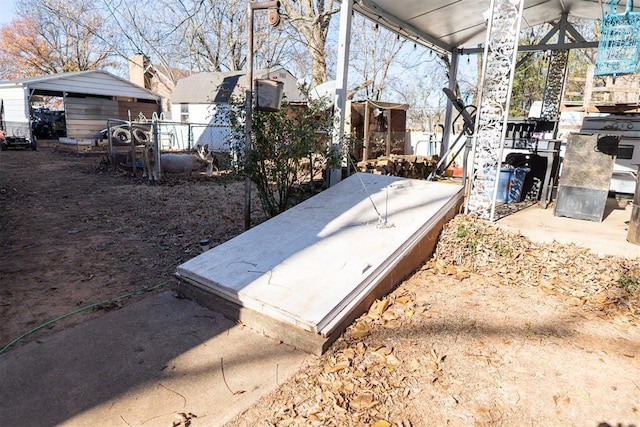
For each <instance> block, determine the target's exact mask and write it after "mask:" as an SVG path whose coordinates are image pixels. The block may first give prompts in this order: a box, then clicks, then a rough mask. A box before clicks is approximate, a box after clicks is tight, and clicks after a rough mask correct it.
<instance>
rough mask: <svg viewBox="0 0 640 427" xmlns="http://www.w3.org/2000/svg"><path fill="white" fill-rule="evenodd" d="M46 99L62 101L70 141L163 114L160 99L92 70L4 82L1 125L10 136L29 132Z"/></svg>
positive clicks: (0, 89)
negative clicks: (35, 107) (39, 102)
mask: <svg viewBox="0 0 640 427" xmlns="http://www.w3.org/2000/svg"><path fill="white" fill-rule="evenodd" d="M42 97H59V98H60V99H62V105H63V106H64V116H65V119H66V129H65V134H66V135H67V137H69V138H93V137H94V136H95V135H96V133H98V132H99V131H100V130H101V129H104V128H105V127H106V122H107V120H108V119H123V120H126V119H127V118H128V116H129V114H131V117H132V118H134V119H135V118H137V117H138V115H139V114H140V113H142V114H144V115H145V116H146V117H147V118H151V116H152V114H153V113H157V114H159V113H161V108H160V105H161V104H160V102H161V99H160V96H158V95H156V94H154V93H153V92H151V91H150V90H147V89H145V88H142V87H140V86H138V85H135V84H133V83H131V82H130V81H128V80H126V79H123V78H120V77H118V76H115V75H113V74H111V73H108V72H106V71H101V70H90V71H79V72H75V73H62V74H52V75H46V76H37V77H29V78H24V79H17V80H3V81H0V100H1V102H2V108H1V110H0V112H1V113H2V117H1V118H2V123H0V124H1V125H2V126H3V127H4V128H5V130H7V132H8V133H11V132H12V131H13V129H14V128H26V129H29V128H30V123H31V119H32V110H31V107H32V102H33V101H34V100H35V99H39V98H42Z"/></svg>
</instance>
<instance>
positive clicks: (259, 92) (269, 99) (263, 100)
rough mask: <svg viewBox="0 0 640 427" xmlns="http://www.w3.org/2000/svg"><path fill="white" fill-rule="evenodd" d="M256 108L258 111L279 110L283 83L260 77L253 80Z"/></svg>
mask: <svg viewBox="0 0 640 427" xmlns="http://www.w3.org/2000/svg"><path fill="white" fill-rule="evenodd" d="M255 88H256V109H257V110H259V111H271V112H275V111H280V104H281V103H282V93H283V92H284V83H283V82H279V81H277V80H269V79H260V80H256V81H255Z"/></svg>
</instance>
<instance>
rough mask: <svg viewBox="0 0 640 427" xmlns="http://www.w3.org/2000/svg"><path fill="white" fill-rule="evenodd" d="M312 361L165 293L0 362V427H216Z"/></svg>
mask: <svg viewBox="0 0 640 427" xmlns="http://www.w3.org/2000/svg"><path fill="white" fill-rule="evenodd" d="M311 357H313V356H309V355H308V354H306V353H303V352H301V351H299V350H296V349H294V348H293V347H290V346H288V345H285V344H281V343H279V342H278V341H275V340H272V339H270V338H267V337H265V336H263V335H260V334H258V333H256V332H254V331H252V330H249V329H247V328H243V327H242V326H239V325H236V324H234V323H233V322H231V321H230V320H227V319H225V318H224V317H223V316H221V315H220V314H217V313H214V312H212V311H209V310H207V309H206V308H203V307H201V306H199V305H197V304H196V303H194V302H192V301H189V300H185V299H177V298H175V297H174V296H173V293H172V292H169V291H167V292H163V293H159V294H156V295H153V296H149V297H147V298H145V299H142V300H140V301H137V302H134V303H132V304H129V305H127V306H126V307H124V308H122V309H121V310H118V311H114V312H111V313H107V314H105V315H104V316H101V317H100V318H98V319H95V320H92V321H89V322H86V323H84V324H81V325H79V326H77V327H74V328H70V329H66V330H62V331H60V332H59V333H56V334H53V335H51V336H49V337H46V338H43V339H42V340H40V341H38V342H31V343H29V344H26V345H24V346H20V347H17V348H12V349H9V350H8V351H7V352H6V353H4V354H2V355H0V402H1V403H0V425H3V426H12V427H19V426H38V427H42V426H58V425H62V426H127V425H129V426H141V425H145V426H170V425H172V422H173V421H179V420H180V419H181V418H180V416H179V415H178V414H179V413H186V414H189V413H191V414H194V415H195V416H197V417H193V418H192V419H191V420H190V421H191V425H192V426H220V425H222V424H224V423H225V422H226V421H228V420H230V419H231V418H233V417H234V416H235V415H237V414H238V413H240V412H242V411H243V410H244V409H246V408H248V407H250V406H251V405H252V404H253V403H255V402H256V401H257V400H258V399H259V398H260V397H261V396H263V395H265V394H268V393H270V392H271V391H273V390H274V389H275V388H276V387H277V386H278V384H281V383H282V382H283V381H284V380H285V379H286V378H288V377H289V376H290V375H292V374H293V373H294V372H296V371H297V370H298V369H300V367H301V366H302V365H303V363H304V362H305V360H306V359H308V358H311Z"/></svg>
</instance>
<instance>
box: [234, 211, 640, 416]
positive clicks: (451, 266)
mask: <svg viewBox="0 0 640 427" xmlns="http://www.w3.org/2000/svg"><path fill="white" fill-rule="evenodd" d="M639 272H640V261H638V260H628V259H622V258H614V257H606V258H600V257H598V256H596V255H594V254H592V253H590V252H589V251H588V250H585V249H582V248H579V247H576V246H574V245H562V244H559V243H553V244H534V243H532V242H531V241H529V240H528V239H526V238H525V237H523V236H520V235H517V234H514V233H512V232H509V231H506V230H503V229H500V228H498V227H496V226H495V225H493V224H490V223H487V222H484V221H481V220H478V219H475V218H473V217H470V216H465V215H459V216H457V217H456V218H454V219H453V220H452V221H451V222H449V223H448V224H447V225H446V227H445V229H444V230H443V232H442V234H441V236H440V240H439V243H438V245H437V248H436V251H435V253H434V255H433V257H432V258H431V259H430V260H429V261H428V262H427V263H426V264H425V265H424V266H423V267H422V268H421V269H420V270H419V271H418V272H417V273H416V274H415V275H414V279H415V278H418V280H409V281H407V282H405V283H404V284H402V285H401V286H400V287H399V288H398V289H397V290H396V291H394V292H393V293H392V294H390V295H388V296H386V297H384V298H381V299H379V300H377V301H375V302H374V303H373V304H372V305H371V306H370V308H369V310H368V311H367V313H365V314H363V315H362V316H361V317H360V318H358V319H357V320H356V321H355V322H354V323H353V324H352V325H351V326H350V327H349V328H348V329H347V330H346V331H345V333H344V334H343V335H342V336H341V337H340V338H339V339H338V340H337V341H336V342H335V343H334V344H333V346H332V347H331V348H330V349H329V350H328V351H327V353H325V354H324V355H323V356H322V357H320V358H318V359H315V360H312V361H311V362H309V363H308V365H307V366H305V367H304V368H303V369H301V370H300V371H299V372H298V373H297V374H296V375H294V376H293V377H292V378H291V379H289V380H288V381H287V383H285V384H284V385H283V386H281V387H280V388H279V389H278V390H276V391H275V392H274V393H272V394H271V395H269V396H267V397H265V398H264V399H266V401H265V400H264V399H263V401H262V404H261V405H257V406H256V408H254V409H253V410H250V413H245V414H242V415H240V416H238V417H236V419H235V420H234V421H233V422H231V424H230V425H232V426H244V425H252V423H253V422H255V420H258V419H259V420H261V422H262V420H264V422H263V423H262V424H260V425H266V426H276V425H277V426H370V427H378V426H403V427H410V426H411V425H424V424H423V422H424V421H425V420H421V419H407V417H408V414H415V413H416V412H417V413H420V409H418V410H417V411H416V410H415V409H416V408H419V407H420V405H425V402H429V401H430V400H431V399H434V395H438V396H445V397H444V398H443V399H448V400H445V402H448V403H446V404H448V405H453V408H455V407H457V406H456V405H458V404H459V403H460V399H461V397H460V396H459V395H457V394H454V393H453V391H452V390H453V389H454V388H456V389H457V390H461V388H460V387H462V389H464V387H463V386H461V385H460V384H459V383H460V381H461V379H459V378H453V377H452V376H451V374H450V373H449V369H448V366H447V364H448V360H449V358H448V356H449V355H448V354H447V349H446V348H439V345H438V343H437V342H431V340H430V337H429V334H428V333H427V331H428V330H429V327H431V328H436V327H438V328H442V327H444V328H450V329H452V332H454V333H455V332H456V331H453V329H455V328H456V327H459V328H460V329H461V330H462V329H463V328H468V326H466V325H465V324H464V316H463V312H461V314H460V324H459V325H458V326H456V325H454V324H451V323H449V324H446V325H444V326H441V325H440V324H438V323H437V322H434V325H431V326H425V325H429V324H428V322H429V321H430V319H432V318H433V319H437V318H438V317H439V316H440V315H441V313H438V312H436V311H435V310H432V309H431V308H430V302H429V298H430V297H431V295H430V293H429V287H430V286H431V285H432V284H435V283H438V282H440V283H441V282H443V281H447V283H448V284H449V285H448V286H454V287H455V286H456V285H455V284H456V283H463V282H464V284H465V285H469V284H470V285H472V286H471V289H472V290H471V291H470V290H469V286H466V287H464V288H463V289H462V290H461V291H460V295H462V296H463V297H464V298H473V297H474V296H473V295H472V294H473V293H474V291H473V289H474V286H475V287H477V288H478V289H481V288H482V287H483V286H509V287H518V286H520V287H527V288H531V287H537V288H538V289H540V291H541V292H542V293H543V295H545V296H549V297H550V296H553V297H558V298H560V299H561V300H563V301H564V302H565V303H566V304H568V305H574V306H582V307H583V308H585V309H590V310H596V311H598V312H599V313H601V314H602V315H604V316H606V317H607V318H612V317H618V318H622V319H623V320H626V321H627V322H629V323H634V322H636V321H637V316H636V314H637V313H638V307H639V301H638V294H640V291H638V292H635V293H634V292H629V290H632V289H631V288H629V289H625V286H624V283H630V284H633V283H637V282H636V280H637V278H638V277H639ZM625 281H626V282H625ZM461 288H462V287H461ZM454 315H455V314H454ZM527 327H528V328H533V326H531V325H530V324H529V325H528V326H527V325H525V329H526V328H527ZM532 332H536V331H535V330H533V329H532ZM502 339H503V340H506V341H505V344H509V338H508V337H503V338H502ZM478 345H479V346H482V345H483V343H482V342H481V341H478ZM464 356H467V357H472V358H475V359H477V360H479V361H480V363H481V366H486V367H490V366H491V364H492V363H493V362H492V360H493V359H494V358H498V357H499V355H496V354H494V353H492V352H486V351H485V352H483V351H480V350H477V351H476V349H470V350H469V351H468V352H466V353H465V354H464ZM554 399H556V398H555V397H554ZM560 400H562V399H561V398H559V397H558V401H560ZM563 402H564V401H563ZM556 403H558V402H556ZM427 405H428V403H427ZM258 408H262V411H260V409H258ZM265 408H267V409H265ZM452 410H454V411H455V409H452ZM252 411H253V412H252ZM258 413H259V415H258ZM479 413H480V415H482V414H484V415H485V416H486V419H487V420H492V421H491V422H489V424H491V423H494V422H495V420H493V418H492V417H493V416H494V415H495V414H492V412H491V411H490V410H486V408H485V409H483V410H482V411H479ZM414 416H415V415H414Z"/></svg>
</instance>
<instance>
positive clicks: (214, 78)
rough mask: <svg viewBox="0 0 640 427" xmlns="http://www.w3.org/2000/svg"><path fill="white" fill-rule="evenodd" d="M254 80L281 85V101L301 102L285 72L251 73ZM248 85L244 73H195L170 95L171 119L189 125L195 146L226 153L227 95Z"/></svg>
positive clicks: (295, 84)
mask: <svg viewBox="0 0 640 427" xmlns="http://www.w3.org/2000/svg"><path fill="white" fill-rule="evenodd" d="M253 75H254V79H271V80H277V81H281V82H283V83H284V99H285V101H289V102H301V101H303V100H304V99H305V98H304V95H303V94H302V93H301V92H300V90H299V88H298V82H297V79H296V78H295V77H294V76H293V75H292V74H291V73H290V72H289V71H287V70H286V69H284V68H275V69H272V70H256V71H254V74H253ZM247 84H248V81H247V76H246V74H245V71H232V72H227V73H198V74H195V75H193V76H189V77H185V78H183V79H181V80H179V81H178V84H177V85H176V88H175V90H174V91H173V94H172V95H171V99H170V105H171V119H172V120H173V121H175V122H180V123H184V124H190V125H191V126H190V127H191V131H192V132H193V135H192V139H193V141H194V143H195V144H199V145H208V146H209V147H210V148H212V149H213V150H215V151H228V150H229V147H228V142H229V133H230V129H229V127H228V125H229V122H228V118H227V117H228V115H227V110H228V108H229V104H228V102H229V94H230V93H233V94H242V93H243V92H244V91H245V90H246V87H247Z"/></svg>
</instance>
